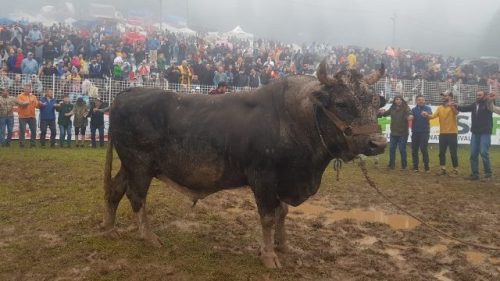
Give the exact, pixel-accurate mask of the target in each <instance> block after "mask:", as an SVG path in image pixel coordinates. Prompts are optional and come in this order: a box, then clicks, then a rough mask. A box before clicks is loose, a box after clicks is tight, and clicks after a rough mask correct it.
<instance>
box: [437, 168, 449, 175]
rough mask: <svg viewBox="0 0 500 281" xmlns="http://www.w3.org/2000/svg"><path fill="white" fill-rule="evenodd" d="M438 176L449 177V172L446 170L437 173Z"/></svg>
mask: <svg viewBox="0 0 500 281" xmlns="http://www.w3.org/2000/svg"><path fill="white" fill-rule="evenodd" d="M437 175H438V176H446V175H448V172H447V171H446V169H441V170H440V171H439V172H438V173H437Z"/></svg>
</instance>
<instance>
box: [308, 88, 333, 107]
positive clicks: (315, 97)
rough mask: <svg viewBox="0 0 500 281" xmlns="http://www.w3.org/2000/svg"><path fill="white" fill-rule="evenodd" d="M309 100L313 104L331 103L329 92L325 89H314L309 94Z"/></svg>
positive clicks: (326, 104) (323, 104)
mask: <svg viewBox="0 0 500 281" xmlns="http://www.w3.org/2000/svg"><path fill="white" fill-rule="evenodd" d="M311 100H312V101H313V103H314V104H316V105H319V106H323V107H328V106H329V105H330V103H331V97H330V94H329V93H327V92H325V91H316V92H313V93H312V94H311Z"/></svg>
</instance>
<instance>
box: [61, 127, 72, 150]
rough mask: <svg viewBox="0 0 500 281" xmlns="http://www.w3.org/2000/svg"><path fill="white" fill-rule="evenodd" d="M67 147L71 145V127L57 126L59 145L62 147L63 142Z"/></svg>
mask: <svg viewBox="0 0 500 281" xmlns="http://www.w3.org/2000/svg"><path fill="white" fill-rule="evenodd" d="M65 140H66V143H67V144H68V146H70V145H71V125H59V144H60V146H61V147H63V146H64V141H65Z"/></svg>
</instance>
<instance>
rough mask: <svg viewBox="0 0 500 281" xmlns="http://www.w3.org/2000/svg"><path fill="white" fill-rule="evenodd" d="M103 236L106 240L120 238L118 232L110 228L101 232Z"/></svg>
mask: <svg viewBox="0 0 500 281" xmlns="http://www.w3.org/2000/svg"><path fill="white" fill-rule="evenodd" d="M103 236H104V237H106V238H108V239H118V238H120V234H119V233H118V231H117V230H116V228H114V227H113V228H110V229H108V230H105V231H104V232H103Z"/></svg>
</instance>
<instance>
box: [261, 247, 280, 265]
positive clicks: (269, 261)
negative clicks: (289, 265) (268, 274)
mask: <svg viewBox="0 0 500 281" xmlns="http://www.w3.org/2000/svg"><path fill="white" fill-rule="evenodd" d="M259 258H260V261H261V262H262V264H263V265H264V266H265V267H267V268H281V263H280V260H279V259H278V256H276V254H275V253H274V252H264V251H263V250H261V251H260V254H259Z"/></svg>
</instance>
